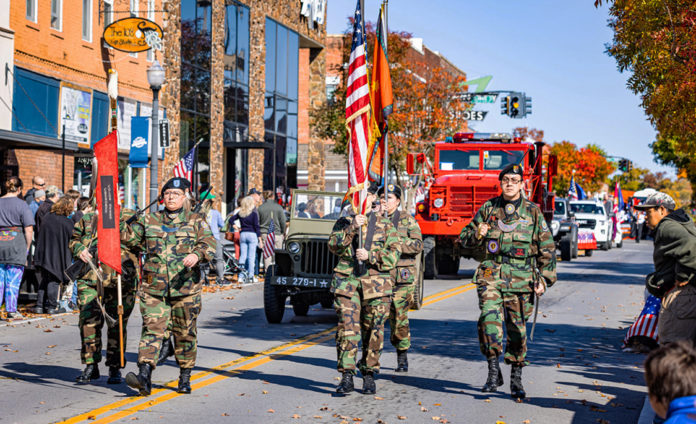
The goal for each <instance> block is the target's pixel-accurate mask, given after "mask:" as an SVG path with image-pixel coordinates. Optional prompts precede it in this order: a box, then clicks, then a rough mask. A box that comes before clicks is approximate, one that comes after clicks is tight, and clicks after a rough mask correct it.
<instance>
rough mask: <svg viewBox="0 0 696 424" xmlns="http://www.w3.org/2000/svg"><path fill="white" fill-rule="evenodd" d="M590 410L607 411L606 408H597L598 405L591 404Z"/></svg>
mask: <svg viewBox="0 0 696 424" xmlns="http://www.w3.org/2000/svg"><path fill="white" fill-rule="evenodd" d="M590 411H594V412H607V410H606V409H601V408H597V407H596V406H590Z"/></svg>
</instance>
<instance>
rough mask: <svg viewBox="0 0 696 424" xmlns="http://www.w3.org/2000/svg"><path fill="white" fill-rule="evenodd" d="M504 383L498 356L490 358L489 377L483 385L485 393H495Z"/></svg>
mask: <svg viewBox="0 0 696 424" xmlns="http://www.w3.org/2000/svg"><path fill="white" fill-rule="evenodd" d="M502 385H503V373H502V372H501V371H500V364H498V357H497V356H496V357H493V358H488V379H487V380H486V384H484V385H483V388H482V389H481V391H482V392H483V393H493V392H495V391H497V390H498V387H499V386H502Z"/></svg>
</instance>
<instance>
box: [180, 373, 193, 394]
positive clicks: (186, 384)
mask: <svg viewBox="0 0 696 424" xmlns="http://www.w3.org/2000/svg"><path fill="white" fill-rule="evenodd" d="M176 391H177V392H179V393H185V394H189V393H191V368H181V370H180V371H179V388H178V389H177V390H176Z"/></svg>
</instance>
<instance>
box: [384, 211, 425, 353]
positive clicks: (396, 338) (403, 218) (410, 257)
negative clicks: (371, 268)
mask: <svg viewBox="0 0 696 424" xmlns="http://www.w3.org/2000/svg"><path fill="white" fill-rule="evenodd" d="M389 219H390V220H391V222H392V223H393V225H394V228H395V229H396V230H397V231H398V232H399V236H400V237H401V257H400V258H399V262H398V263H397V264H396V270H395V272H396V277H395V282H396V288H395V290H394V297H392V301H391V306H390V308H389V328H391V344H392V346H394V347H395V348H396V349H397V350H407V349H408V348H410V347H411V332H410V329H409V325H408V310H409V309H410V308H411V305H412V304H413V295H414V292H415V289H416V287H415V284H414V283H415V282H416V280H417V279H418V276H417V275H416V256H417V255H418V254H419V253H420V252H422V251H423V236H422V235H421V230H420V227H419V226H418V223H417V222H416V220H415V219H414V218H413V217H412V216H411V215H409V214H408V213H406V212H400V211H395V212H394V213H393V214H391V216H389Z"/></svg>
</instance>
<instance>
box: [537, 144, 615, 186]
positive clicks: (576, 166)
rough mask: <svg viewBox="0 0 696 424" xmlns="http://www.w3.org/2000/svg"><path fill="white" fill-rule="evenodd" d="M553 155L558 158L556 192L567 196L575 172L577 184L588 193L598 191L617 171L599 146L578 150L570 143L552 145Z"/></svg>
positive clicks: (555, 181)
mask: <svg viewBox="0 0 696 424" xmlns="http://www.w3.org/2000/svg"><path fill="white" fill-rule="evenodd" d="M550 153H551V154H553V155H556V157H557V158H558V176H557V177H556V178H555V180H554V185H555V192H556V194H557V195H559V196H564V197H565V196H566V195H567V194H568V188H569V187H570V179H571V177H572V176H573V171H575V182H577V183H578V184H580V186H582V188H583V189H585V190H586V191H587V190H589V191H597V190H598V189H599V188H600V187H601V186H602V184H604V183H606V182H607V177H608V176H609V174H611V173H612V172H614V171H615V170H616V168H615V166H614V165H613V164H612V163H611V162H609V161H608V160H607V158H606V157H605V155H603V154H602V151H601V149H599V148H598V147H597V146H593V145H589V146H587V147H581V148H578V147H577V146H576V145H575V144H573V143H571V142H570V141H561V142H559V143H554V144H553V145H551V151H550Z"/></svg>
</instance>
